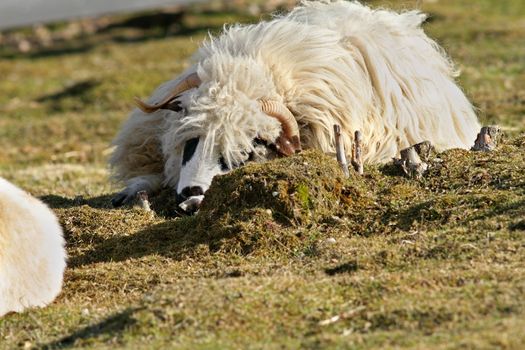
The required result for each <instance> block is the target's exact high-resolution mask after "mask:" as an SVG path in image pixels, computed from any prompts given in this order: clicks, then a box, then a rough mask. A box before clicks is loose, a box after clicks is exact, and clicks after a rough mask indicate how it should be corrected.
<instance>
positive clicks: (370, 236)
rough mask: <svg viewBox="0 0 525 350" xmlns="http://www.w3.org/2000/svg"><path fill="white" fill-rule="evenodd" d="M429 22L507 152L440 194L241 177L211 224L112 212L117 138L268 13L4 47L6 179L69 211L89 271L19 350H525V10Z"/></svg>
mask: <svg viewBox="0 0 525 350" xmlns="http://www.w3.org/2000/svg"><path fill="white" fill-rule="evenodd" d="M373 3H374V5H377V4H382V5H389V6H394V7H397V8H411V7H413V6H414V5H415V3H416V1H405V2H400V1H397V2H395V1H389V2H388V1H373ZM422 8H423V10H425V11H427V12H429V13H430V14H431V17H430V21H429V22H428V23H427V24H426V25H425V29H426V30H427V32H428V33H429V34H430V35H431V36H433V37H435V38H436V39H437V40H438V41H439V42H440V43H441V44H442V45H443V46H444V47H445V48H446V50H447V51H448V52H449V54H450V55H451V56H452V57H453V58H454V60H455V61H456V62H457V63H458V66H459V67H460V68H461V69H462V71H463V75H462V77H461V84H462V86H463V87H464V89H465V91H466V93H467V94H468V96H469V97H470V98H471V100H472V101H473V102H474V104H475V105H476V106H477V107H478V108H479V115H480V118H481V119H482V122H483V123H484V124H489V123H497V124H499V125H501V126H502V127H503V129H504V131H505V134H506V137H505V140H504V145H503V146H501V147H500V148H499V149H498V150H497V151H496V152H494V153H490V154H474V153H470V152H463V151H457V150H456V151H454V150H453V151H449V152H446V153H445V154H442V155H440V156H439V157H440V159H441V160H442V162H436V163H435V164H434V165H435V166H434V167H433V168H432V169H431V171H430V173H429V174H428V175H427V176H426V177H425V178H424V179H423V180H421V181H416V180H408V179H405V178H404V177H402V176H400V175H399V173H398V172H397V171H396V170H395V169H393V168H392V167H391V166H385V167H369V168H367V169H366V173H367V175H366V176H365V177H364V178H359V177H356V176H354V175H352V177H351V179H350V180H348V181H346V180H344V179H341V178H339V177H337V176H336V177H335V178H334V177H333V176H326V174H334V173H336V174H337V173H338V170H337V169H336V168H337V165H336V164H335V163H334V162H333V161H330V160H329V159H326V158H324V157H323V156H322V155H319V154H316V153H310V152H306V153H304V154H303V155H301V156H300V157H296V158H293V159H285V160H280V161H277V162H273V163H271V164H267V165H265V166H260V165H253V166H248V167H246V168H243V169H241V170H239V171H236V172H234V173H233V174H231V175H230V176H227V177H224V178H221V179H220V180H219V181H217V182H215V183H214V186H213V187H212V189H211V190H210V194H209V196H208V202H207V204H206V205H205V207H204V208H203V209H202V210H201V213H200V214H199V215H198V216H196V217H191V218H173V217H170V215H167V214H169V212H166V211H163V210H162V208H161V209H159V210H158V211H157V214H149V213H145V212H143V211H141V210H138V209H134V208H127V209H118V210H117V209H111V208H110V207H109V198H111V195H112V193H114V192H115V191H116V190H117V188H116V187H115V186H114V185H112V184H110V183H109V181H108V173H107V170H106V166H105V159H106V157H107V156H108V152H109V143H110V140H111V138H112V137H113V135H114V134H115V133H116V130H117V129H118V127H119V125H120V123H121V122H122V121H123V120H124V119H125V118H126V114H127V112H128V111H129V109H130V108H131V107H132V103H131V101H132V97H133V96H135V95H137V96H146V95H147V94H148V93H149V92H150V91H151V90H152V89H153V88H154V87H155V86H156V85H158V84H159V83H160V82H162V81H164V80H166V79H167V78H168V77H171V76H173V75H175V74H177V73H178V72H180V71H181V70H182V69H183V68H184V67H186V66H187V64H188V57H189V55H190V54H191V52H192V51H193V50H194V49H195V48H196V47H197V45H198V43H199V42H200V41H201V39H203V38H204V37H205V35H206V31H207V30H208V29H211V30H213V31H216V30H219V29H220V27H221V26H222V24H223V23H224V22H235V21H239V20H240V21H253V20H255V19H254V18H250V17H249V16H247V15H243V14H242V13H237V14H232V13H221V12H218V11H209V12H204V13H202V12H194V11H189V12H188V13H186V14H185V16H184V18H183V22H182V24H181V25H179V26H176V27H170V28H168V29H166V28H161V27H152V28H151V27H150V28H146V29H145V28H140V29H139V28H137V27H136V26H133V27H131V26H130V25H129V23H130V22H129V21H127V19H126V18H123V19H122V21H121V22H116V23H120V25H114V26H112V27H111V28H110V29H107V30H104V31H100V32H98V33H96V34H94V35H91V36H86V37H81V38H77V39H76V40H74V41H70V42H64V43H59V44H57V45H56V46H53V47H51V48H44V49H39V50H36V51H33V52H29V53H25V54H20V53H17V52H16V51H14V50H13V49H11V48H9V47H4V48H2V49H0V76H1V77H2V79H1V80H0V148H1V149H2V152H0V175H1V176H4V177H6V178H8V179H9V180H11V181H13V182H14V183H16V184H18V185H20V186H22V187H24V188H26V189H27V190H29V191H30V192H31V193H33V194H35V195H37V196H40V197H41V198H42V199H43V200H44V201H45V202H46V203H48V204H49V205H50V206H51V207H52V208H53V209H54V210H55V212H56V213H57V215H58V216H59V218H60V221H61V223H62V225H63V226H64V229H65V234H66V239H67V247H68V252H69V256H70V259H69V268H68V270H67V272H66V276H65V284H64V289H63V292H62V294H61V295H60V297H59V298H58V299H57V301H56V302H54V303H53V304H52V305H51V306H49V307H47V308H44V309H39V310H31V311H28V312H25V313H23V314H15V315H10V316H7V317H5V318H4V319H2V320H0V348H1V349H13V348H17V347H24V348H92V347H97V348H142V347H146V346H147V347H150V348H159V349H160V348H166V347H173V348H187V349H215V348H272V349H273V348H299V347H302V348H421V349H426V348H437V349H449V348H475V349H483V348H486V349H490V348H509V349H520V348H522V347H523V344H525V335H524V333H523V329H525V301H524V300H525V298H524V297H525V282H524V281H525V252H524V248H525V174H524V169H525V159H524V154H525V138H524V136H523V133H524V132H525V118H524V115H525V58H524V57H525V39H524V38H525V4H524V3H523V2H522V1H521V0H505V1H496V0H494V1H490V0H479V1H476V2H472V1H466V0H440V1H435V2H431V1H423V2H422ZM131 23H134V22H131ZM305 163H308V166H305V165H304V164H305ZM283 169H288V171H283ZM289 169H293V171H292V172H291V171H289ZM312 169H315V170H312ZM309 171H310V173H308V172H309ZM253 174H258V176H257V177H255V176H253ZM323 174H325V175H323ZM311 179H314V180H311ZM264 180H267V181H266V182H265V181H264ZM268 184H270V185H268ZM247 185H250V186H251V187H250V188H251V189H250V190H249V191H248V190H247V188H248V186H247ZM268 186H273V187H272V188H271V189H269V188H267V187H268ZM225 187H226V188H228V191H226V192H227V193H228V195H226V196H225V195H224V193H225V192H224V191H223V189H224V188H225ZM272 192H277V195H276V196H274V195H272ZM164 195H166V194H164ZM159 202H160V201H159ZM221 202H224V203H227V204H230V205H231V206H233V209H232V210H231V211H227V210H225V209H224V208H225V207H224V206H221V205H217V204H218V203H219V204H220V203H221ZM334 203H337V205H336V204H334ZM334 242H335V243H334Z"/></svg>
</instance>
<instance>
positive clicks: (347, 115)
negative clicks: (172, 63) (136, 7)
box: [110, 1, 480, 195]
mask: <svg viewBox="0 0 525 350" xmlns="http://www.w3.org/2000/svg"><path fill="white" fill-rule="evenodd" d="M425 18H426V17H425V15H424V14H422V13H420V12H418V11H408V12H403V13H395V12H392V11H387V10H372V9H370V8H369V7H367V6H365V5H362V4H360V3H357V2H348V1H333V2H330V1H303V3H302V5H301V6H298V7H297V8H295V9H294V10H293V11H292V12H291V13H289V14H287V15H283V16H278V17H276V18H275V19H273V20H271V21H268V22H261V23H259V24H254V25H236V26H232V27H230V28H227V29H226V30H225V32H224V33H223V34H221V35H220V36H218V37H215V38H210V40H208V41H207V42H206V43H205V44H204V45H203V46H202V47H201V48H200V49H199V50H198V52H197V53H196V55H195V56H194V58H193V60H194V65H193V66H192V67H190V68H189V69H188V70H187V71H186V72H184V73H183V74H182V75H181V76H179V77H178V78H176V79H173V80H171V81H168V82H166V83H164V84H163V85H161V86H160V87H159V88H158V89H157V90H156V91H155V92H154V93H153V95H152V96H151V97H150V98H149V100H148V102H149V103H151V104H154V103H156V102H159V101H161V100H162V99H163V98H164V97H166V96H168V95H169V92H170V91H171V89H173V87H174V86H175V85H177V84H178V83H179V82H180V81H181V80H182V79H184V77H186V76H187V75H189V74H191V73H194V72H197V74H198V76H199V78H200V80H201V81H202V83H201V85H200V86H199V87H198V88H196V89H191V90H189V91H187V92H185V93H184V94H182V95H181V96H180V98H179V101H180V103H181V106H182V107H183V109H184V111H183V112H174V111H169V110H159V111H156V112H154V113H152V114H146V113H144V112H142V111H140V110H138V109H136V110H134V111H133V113H132V114H131V116H130V118H129V119H128V121H127V122H126V123H125V124H124V125H123V127H122V129H121V131H120V133H119V134H118V135H117V137H116V138H115V140H114V144H115V145H116V149H115V151H114V153H113V155H112V157H111V159H110V165H111V166H112V167H113V170H114V177H115V179H117V180H121V181H124V182H125V183H126V185H127V189H126V190H125V191H124V192H123V193H126V191H127V192H132V191H135V190H136V189H137V187H140V189H142V190H148V191H155V190H157V189H159V188H160V187H161V186H170V187H172V188H174V189H180V188H184V187H186V186H193V185H194V182H193V180H194V179H198V181H199V182H201V183H202V182H204V183H205V186H209V184H210V183H211V178H212V177H213V176H214V175H217V174H219V171H214V172H208V171H207V170H206V171H207V173H206V175H205V176H200V175H202V174H199V173H198V171H199V169H211V168H213V166H214V165H216V164H217V159H216V158H217V157H218V156H222V157H224V159H225V161H226V162H227V163H228V164H236V163H239V162H242V160H243V159H242V158H243V157H244V155H245V153H246V152H249V151H251V150H253V143H252V140H253V138H254V137H261V138H264V139H267V140H275V139H276V138H277V136H278V135H279V133H280V131H281V127H280V124H279V123H278V122H277V121H276V120H275V119H273V118H268V116H267V115H265V114H264V113H263V112H262V111H261V109H260V107H259V104H258V103H257V101H258V100H261V99H265V100H272V101H278V102H282V103H283V104H284V105H286V106H287V107H288V109H289V110H290V111H291V112H292V113H293V114H294V116H295V118H296V120H297V122H298V124H299V127H300V135H301V142H302V147H303V148H317V149H320V150H322V151H323V152H326V153H330V154H335V145H334V133H333V128H332V126H333V125H334V124H338V125H340V126H341V133H342V135H341V138H342V142H343V145H344V148H345V149H346V151H347V152H350V151H351V149H352V147H351V143H352V137H353V133H354V131H355V130H360V131H361V133H362V140H363V143H362V148H363V160H364V161H365V162H367V163H383V162H387V161H390V160H391V159H392V157H395V156H397V155H398V154H399V151H400V150H402V149H404V148H406V147H408V146H410V145H412V144H415V143H418V142H421V141H424V140H428V141H430V142H431V143H432V144H433V145H434V146H435V148H436V149H437V150H438V151H441V150H444V149H448V148H464V149H468V148H470V146H471V143H472V140H474V139H475V137H476V134H477V132H478V131H479V128H480V125H479V123H478V120H477V118H476V115H475V113H474V111H473V108H472V106H471V104H470V103H469V101H468V100H467V98H466V97H465V95H464V93H463V92H462V90H461V89H460V88H459V87H458V86H457V84H456V82H455V80H454V79H455V77H457V75H458V72H457V71H456V70H455V68H454V66H453V64H452V63H451V61H450V60H449V58H448V57H447V56H446V54H445V53H444V51H443V50H442V49H441V48H440V47H439V46H438V45H437V44H436V43H435V42H434V41H433V40H431V39H430V38H428V37H427V36H426V34H425V33H424V32H423V30H422V29H421V23H422V22H423V21H424V20H425ZM195 137H200V139H201V142H202V143H203V144H202V152H201V153H200V154H196V157H198V158H200V159H201V160H202V161H204V162H208V163H210V164H204V165H200V166H194V169H196V170H195V171H193V172H188V171H186V172H184V171H182V172H181V169H182V168H183V167H182V162H181V158H182V153H183V148H184V144H185V142H186V141H187V140H188V139H190V138H195ZM211 163H214V164H211ZM182 173H184V176H182V177H181V174H182ZM203 178H205V179H204V181H203V180H202V179H203ZM206 189H207V187H206V188H204V190H206ZM130 195H132V194H130Z"/></svg>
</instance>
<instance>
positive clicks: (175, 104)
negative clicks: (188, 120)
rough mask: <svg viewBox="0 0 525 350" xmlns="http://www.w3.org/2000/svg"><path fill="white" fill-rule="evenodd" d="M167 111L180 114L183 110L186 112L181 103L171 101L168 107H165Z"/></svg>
mask: <svg viewBox="0 0 525 350" xmlns="http://www.w3.org/2000/svg"><path fill="white" fill-rule="evenodd" d="M165 109H169V110H171V111H174V112H180V111H182V110H184V108H182V105H181V103H180V101H179V100H176V99H174V100H171V101H170V102H169V103H168V105H167V106H166V107H165Z"/></svg>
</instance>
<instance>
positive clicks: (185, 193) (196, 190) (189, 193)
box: [180, 186, 204, 198]
mask: <svg viewBox="0 0 525 350" xmlns="http://www.w3.org/2000/svg"><path fill="white" fill-rule="evenodd" d="M180 194H181V195H182V197H185V198H190V197H194V196H202V195H203V194H204V191H203V190H202V187H200V186H191V187H189V186H188V187H184V188H183V189H182V191H181V193H180Z"/></svg>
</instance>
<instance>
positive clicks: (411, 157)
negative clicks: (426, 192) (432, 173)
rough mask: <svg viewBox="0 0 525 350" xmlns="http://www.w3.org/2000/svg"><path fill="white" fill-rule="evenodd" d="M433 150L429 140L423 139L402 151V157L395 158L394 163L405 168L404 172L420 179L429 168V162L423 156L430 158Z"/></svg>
mask: <svg viewBox="0 0 525 350" xmlns="http://www.w3.org/2000/svg"><path fill="white" fill-rule="evenodd" d="M431 151H432V145H431V143H430V142H429V141H423V142H421V143H418V144H415V145H413V146H410V147H408V148H405V149H404V150H402V151H401V158H400V159H396V158H394V164H396V165H398V166H400V167H401V169H403V172H404V173H405V174H406V175H408V176H409V177H411V178H413V177H415V178H416V179H420V178H421V177H422V176H423V174H424V173H425V171H427V170H428V164H427V163H425V162H424V161H423V160H421V157H423V158H424V159H425V160H428V158H429V157H430V153H431Z"/></svg>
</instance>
